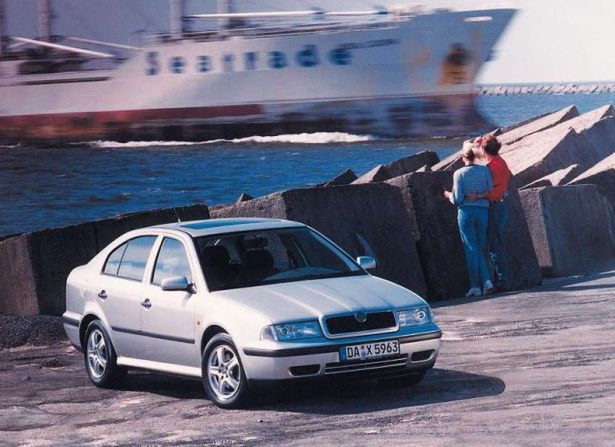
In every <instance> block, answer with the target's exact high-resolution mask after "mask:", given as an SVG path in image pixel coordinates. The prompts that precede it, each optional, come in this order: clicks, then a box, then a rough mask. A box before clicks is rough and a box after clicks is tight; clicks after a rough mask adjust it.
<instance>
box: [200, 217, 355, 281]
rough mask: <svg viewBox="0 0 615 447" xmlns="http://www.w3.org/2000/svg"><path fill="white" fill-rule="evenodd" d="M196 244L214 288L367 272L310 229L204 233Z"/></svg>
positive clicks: (206, 273) (207, 277)
mask: <svg viewBox="0 0 615 447" xmlns="http://www.w3.org/2000/svg"><path fill="white" fill-rule="evenodd" d="M195 246H196V248H197V252H198V254H199V258H200V261H201V266H202V268H203V272H204V273H205V278H206V279H207V284H208V287H209V289H210V290H212V291H213V290H223V289H233V288H239V287H251V286H259V285H266V284H276V283H281V282H290V281H303V280H308V279H324V278H334V277H340V276H353V275H364V274H366V273H365V272H364V271H363V270H362V269H361V268H360V267H359V266H357V265H356V264H355V263H354V261H353V260H352V259H350V258H349V257H348V256H347V255H346V254H344V253H343V252H341V251H340V250H339V249H337V248H336V247H335V246H334V245H332V244H331V243H330V242H328V241H327V240H326V239H324V238H323V237H321V236H320V235H319V234H317V233H316V232H314V231H312V230H310V229H309V228H284V229H275V230H264V231H252V232H246V233H233V234H228V235H218V236H203V237H199V238H196V239H195Z"/></svg>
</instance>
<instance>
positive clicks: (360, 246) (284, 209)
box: [212, 183, 426, 296]
mask: <svg viewBox="0 0 615 447" xmlns="http://www.w3.org/2000/svg"><path fill="white" fill-rule="evenodd" d="M212 217H213V218H223V217H271V218H279V219H289V220H295V221H299V222H303V223H305V224H307V225H310V226H311V227H313V228H315V229H316V230H318V231H320V232H322V233H323V234H324V235H325V236H327V237H330V238H331V239H332V240H333V241H335V242H336V243H338V244H339V245H340V246H341V247H342V248H343V249H344V250H346V251H347V252H348V253H349V254H350V255H352V256H353V257H356V256H362V255H366V256H373V257H374V258H375V259H376V261H377V264H378V266H377V269H376V270H375V271H374V274H375V275H376V276H380V277H382V278H385V279H388V280H390V281H393V282H395V283H397V284H400V285H402V286H404V287H407V288H409V289H410V290H413V291H414V292H416V293H418V294H419V295H421V296H425V293H426V286H425V280H424V278H423V272H422V270H421V263H420V261H419V258H418V254H417V252H416V247H415V245H414V240H413V238H412V232H411V230H410V223H409V220H408V216H407V214H406V211H405V207H404V204H403V199H402V197H401V194H400V192H399V190H398V189H397V188H394V187H392V186H390V185H386V184H382V183H372V184H366V185H347V186H336V187H333V188H309V189H293V190H288V191H283V192H278V193H274V194H270V195H268V196H265V197H260V198H257V199H254V200H251V201H249V202H244V203H238V204H235V205H231V206H228V207H226V208H222V209H217V210H215V211H212Z"/></svg>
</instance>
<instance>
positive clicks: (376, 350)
mask: <svg viewBox="0 0 615 447" xmlns="http://www.w3.org/2000/svg"><path fill="white" fill-rule="evenodd" d="M398 354H399V340H387V341H378V342H375V343H363V344H358V345H349V346H343V347H342V348H341V349H340V359H341V361H343V362H346V361H353V360H369V359H375V358H380V357H386V356H391V355H398Z"/></svg>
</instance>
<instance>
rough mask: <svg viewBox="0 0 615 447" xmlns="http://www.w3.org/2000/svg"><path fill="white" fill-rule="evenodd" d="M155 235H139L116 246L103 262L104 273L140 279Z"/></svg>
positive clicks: (154, 240)
mask: <svg viewBox="0 0 615 447" xmlns="http://www.w3.org/2000/svg"><path fill="white" fill-rule="evenodd" d="M154 242H156V236H141V237H136V238H134V239H131V240H129V241H128V242H126V243H125V244H123V245H120V246H119V247H118V248H116V249H115V250H114V251H113V252H111V254H110V255H109V257H108V258H107V262H106V263H105V268H104V270H103V271H104V273H106V274H108V275H114V276H120V277H122V278H128V279H134V280H137V281H141V280H142V279H143V273H144V272H145V265H146V264H147V259H148V258H149V254H150V251H151V250H152V246H153V245H154Z"/></svg>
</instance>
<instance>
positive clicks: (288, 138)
mask: <svg viewBox="0 0 615 447" xmlns="http://www.w3.org/2000/svg"><path fill="white" fill-rule="evenodd" d="M373 140H375V138H374V137H372V136H369V135H354V134H349V133H345V132H315V133H299V134H287V135H276V136H272V137H263V136H258V135H255V136H253V137H246V138H234V139H230V140H227V139H217V140H208V141H128V142H125V143H122V142H119V141H102V140H99V141H91V142H88V143H85V144H87V145H88V146H90V147H95V148H100V149H111V148H139V147H160V146H198V145H203V144H219V143H239V144H241V143H292V144H328V143H357V142H362V141H373ZM79 144H84V143H79Z"/></svg>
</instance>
